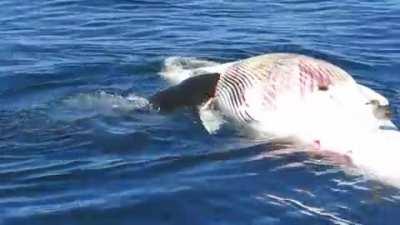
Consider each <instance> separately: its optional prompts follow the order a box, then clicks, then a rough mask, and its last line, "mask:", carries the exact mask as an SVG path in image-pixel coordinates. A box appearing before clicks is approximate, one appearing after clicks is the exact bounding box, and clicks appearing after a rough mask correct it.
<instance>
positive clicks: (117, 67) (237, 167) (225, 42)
mask: <svg viewBox="0 0 400 225" xmlns="http://www.w3.org/2000/svg"><path fill="white" fill-rule="evenodd" d="M0 15H1V17H0V47H1V51H0V224H30V225H32V224H40V225H45V224H85V225H89V224H149V225H154V224H199V225H200V224H201V225H205V224H227V225H228V224H229V225H230V224H236V225H238V224H246V225H247V224H268V225H269V224H271V225H272V224H273V225H278V224H279V225H280V224H282V225H283V224H285V225H287V224H297V225H300V224H307V225H309V224H336V225H347V224H371V225H377V224H379V225H389V224H398V221H399V220H400V190H399V189H398V188H396V187H392V186H390V185H386V184H383V183H381V182H379V181H373V180H368V179H366V178H365V177H363V176H361V175H359V174H357V173H354V174H353V173H348V172H345V171H344V170H343V169H342V168H341V167H340V166H336V165H332V164H331V163H328V162H326V161H324V160H323V159H320V158H317V157H312V156H310V155H307V154H304V153H301V152H290V151H285V149H286V148H287V147H286V146H272V145H270V144H268V143H264V142H261V141H255V140H252V139H251V138H249V137H247V136H245V135H242V134H239V133H237V132H235V131H223V132H220V133H218V134H216V135H209V134H208V133H207V132H206V131H205V130H204V128H203V127H202V125H201V122H200V121H199V119H198V116H197V115H196V113H195V112H193V110H191V109H184V110H179V111H177V112H174V113H171V114H160V113H157V112H154V111H152V110H149V109H148V108H147V102H146V98H147V97H148V96H150V95H151V94H152V93H155V92H156V91H158V90H161V89H163V88H165V87H167V86H168V85H169V84H168V82H167V81H165V80H164V79H162V78H161V77H160V75H159V72H160V71H161V70H162V69H163V65H164V62H165V59H167V58H168V57H171V56H180V57H196V58H199V59H207V60H212V61H217V62H228V61H231V60H237V59H243V58H246V57H250V56H254V55H258V54H264V53H271V52H293V53H301V54H307V55H310V56H314V57H317V58H322V59H325V60H328V61H330V62H332V63H335V64H337V65H339V66H341V67H342V68H344V69H346V70H347V71H348V72H349V73H351V74H352V75H353V76H354V77H355V78H356V80H357V81H359V82H360V83H362V84H365V85H367V86H369V87H371V88H373V89H375V90H377V91H379V92H380V93H382V94H384V95H385V96H386V97H387V98H388V99H389V100H390V101H391V103H392V108H393V111H394V112H395V113H394V122H395V123H396V124H397V125H399V124H400V117H399V114H398V113H397V111H398V110H399V108H400V72H399V71H400V3H399V2H398V1H395V0H381V1H366V0H365V1H356V0H349V1H318V0H284V1H258V0H253V1H246V0H244V1H225V0H214V1H211V0H194V1H183V0H166V1H153V0H142V1H134V0H108V1H105V0H98V1H83V0H52V1H50V0H38V1H23V0H2V1H0ZM377 150H379V149H377ZM399 150H400V149H399Z"/></svg>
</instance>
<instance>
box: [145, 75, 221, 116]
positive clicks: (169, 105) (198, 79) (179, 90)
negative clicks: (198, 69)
mask: <svg viewBox="0 0 400 225" xmlns="http://www.w3.org/2000/svg"><path fill="white" fill-rule="evenodd" d="M219 76H220V74H218V73H209V74H202V75H198V76H195V77H191V78H188V79H186V80H184V81H182V82H181V83H179V84H177V85H175V86H172V87H169V88H167V89H165V90H162V91H160V92H158V93H157V94H155V95H153V96H152V97H150V103H151V104H152V105H153V107H155V108H158V109H159V110H160V111H161V112H170V111H173V110H175V109H177V108H180V107H185V106H197V105H200V104H202V103H204V102H206V101H207V100H208V99H210V98H212V97H214V94H215V88H216V86H217V82H218V80H219Z"/></svg>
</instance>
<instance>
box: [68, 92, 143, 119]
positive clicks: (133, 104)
mask: <svg viewBox="0 0 400 225" xmlns="http://www.w3.org/2000/svg"><path fill="white" fill-rule="evenodd" d="M62 106H63V108H64V109H65V110H68V111H75V112H81V113H85V112H86V113H90V114H91V115H99V114H100V115H121V114H125V113H130V112H132V111H135V110H141V109H147V108H148V107H149V101H148V100H147V99H146V98H143V97H140V96H137V95H135V94H133V93H131V94H129V95H127V96H122V95H118V94H111V93H107V92H105V91H98V92H95V93H81V94H78V95H74V96H71V97H69V98H67V99H65V100H63V101H62Z"/></svg>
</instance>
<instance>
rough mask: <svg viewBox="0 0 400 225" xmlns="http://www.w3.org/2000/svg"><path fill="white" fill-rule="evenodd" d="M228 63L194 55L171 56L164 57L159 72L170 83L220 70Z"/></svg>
mask: <svg viewBox="0 0 400 225" xmlns="http://www.w3.org/2000/svg"><path fill="white" fill-rule="evenodd" d="M228 65H230V64H229V63H226V64H220V63H217V62H214V61H210V60H203V59H198V58H194V57H179V56H171V57H168V58H166V59H165V61H164V65H163V68H162V70H161V72H160V73H159V74H160V75H161V76H162V77H163V78H164V79H166V80H168V81H169V82H170V83H171V84H178V83H180V82H181V81H183V80H185V79H187V78H189V77H193V76H197V75H200V74H204V73H216V72H221V71H223V69H224V68H225V67H226V66H228Z"/></svg>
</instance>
